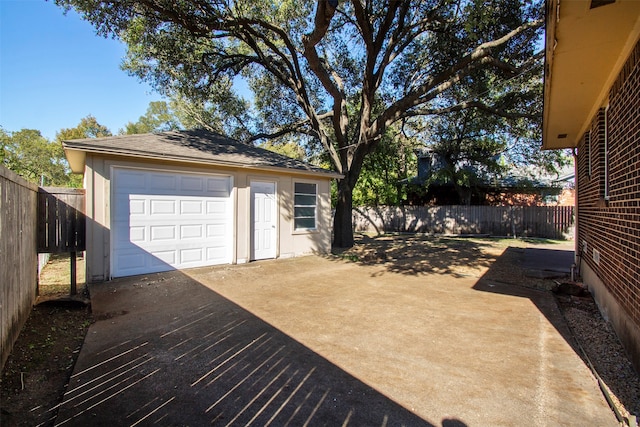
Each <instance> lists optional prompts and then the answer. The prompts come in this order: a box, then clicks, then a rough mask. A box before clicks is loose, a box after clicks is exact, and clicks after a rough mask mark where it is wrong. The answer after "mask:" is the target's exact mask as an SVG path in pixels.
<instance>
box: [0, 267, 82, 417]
mask: <svg viewBox="0 0 640 427" xmlns="http://www.w3.org/2000/svg"><path fill="white" fill-rule="evenodd" d="M77 269H78V277H77V290H78V294H79V295H80V296H82V295H83V294H84V293H85V292H86V291H85V286H84V281H85V280H84V261H83V260H82V259H79V260H78V263H77ZM69 287H70V261H69V257H68V256H67V255H53V256H52V257H51V259H50V261H49V263H48V264H47V265H46V266H45V267H44V269H43V271H42V275H41V276H40V283H39V295H40V297H39V300H38V301H37V302H36V306H34V307H33V309H32V311H31V314H30V315H29V318H28V320H27V322H26V324H25V325H24V327H23V328H22V331H21V332H20V336H19V337H18V340H17V341H16V343H15V345H14V347H13V351H12V353H11V355H10V356H9V359H8V360H7V362H6V364H5V366H4V368H3V370H2V377H1V380H0V396H1V399H0V407H1V410H2V413H1V415H0V425H2V426H32V425H37V424H39V423H40V422H42V420H40V419H36V418H35V417H34V416H33V409H35V408H38V407H45V408H49V409H51V410H50V411H49V414H50V418H49V419H48V420H47V421H46V422H45V424H44V425H53V421H54V419H55V415H56V412H57V411H56V406H57V405H58V404H59V403H60V402H61V401H62V397H63V395H64V392H65V389H66V386H67V383H68V381H69V376H70V375H71V372H72V370H73V365H74V363H75V361H76V358H77V356H78V353H79V352H80V348H81V346H82V342H83V341H84V336H85V334H86V331H87V329H88V327H89V325H90V324H91V313H90V309H89V307H87V306H85V305H84V304H79V303H75V302H70V301H58V300H57V299H58V298H59V297H63V296H66V295H69Z"/></svg>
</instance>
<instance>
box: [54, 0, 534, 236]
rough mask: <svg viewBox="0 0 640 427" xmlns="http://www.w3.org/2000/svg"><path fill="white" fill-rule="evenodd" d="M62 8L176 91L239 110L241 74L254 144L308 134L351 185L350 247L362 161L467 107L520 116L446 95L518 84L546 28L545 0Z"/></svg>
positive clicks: (211, 0)
mask: <svg viewBox="0 0 640 427" xmlns="http://www.w3.org/2000/svg"><path fill="white" fill-rule="evenodd" d="M56 3H57V4H59V5H61V6H63V7H67V8H69V7H73V8H74V9H76V10H77V11H78V12H80V13H81V14H82V15H83V16H84V17H85V18H86V19H87V20H89V21H91V22H92V23H93V24H94V25H95V26H96V28H97V30H98V32H99V33H100V34H103V35H112V36H116V37H121V38H122V39H123V40H125V41H126V42H127V44H128V46H129V52H128V58H127V61H126V66H127V67H128V69H129V70H131V71H132V72H133V73H134V74H136V75H138V76H140V77H141V78H143V79H147V80H149V81H150V82H152V83H153V84H155V86H156V87H157V88H158V89H160V90H162V91H165V93H180V94H182V95H184V96H186V97H187V98H189V99H200V100H202V101H203V102H215V101H216V100H219V99H220V98H221V97H223V98H225V99H224V100H223V101H225V102H226V100H228V99H229V98H231V99H236V94H234V93H233V88H232V86H231V83H232V82H233V79H234V78H235V76H237V75H238V74H241V75H242V76H244V78H245V79H247V80H248V82H249V87H250V88H251V89H252V90H253V92H254V95H255V106H256V107H257V108H258V111H259V114H260V118H261V119H262V121H261V122H260V124H259V126H256V125H254V126H250V125H247V126H245V129H247V130H248V131H250V132H251V133H252V134H253V136H252V137H251V138H248V140H249V141H251V140H254V139H258V138H273V137H279V136H283V135H286V134H290V133H297V134H300V135H303V137H302V138H300V141H303V142H304V143H305V144H309V145H311V146H314V145H315V146H317V147H319V149H321V150H322V151H323V152H324V155H325V156H326V158H328V159H329V161H330V162H331V164H332V166H333V168H334V169H335V170H336V171H337V172H339V173H340V174H342V175H343V176H344V177H343V178H342V179H340V180H339V181H338V197H337V204H336V214H335V219H334V235H335V240H334V244H335V245H336V246H342V247H348V246H351V245H353V231H352V222H351V209H352V202H353V189H354V187H355V185H356V183H357V181H358V178H359V176H360V172H361V170H362V167H363V162H364V161H365V159H366V158H367V156H368V155H369V154H370V153H372V152H374V151H375V150H376V149H377V148H378V146H379V145H381V144H385V141H386V140H388V139H386V138H385V136H386V135H387V132H388V130H389V129H390V127H391V126H393V125H394V124H397V123H399V122H400V121H402V120H409V119H412V118H418V117H425V116H430V115H434V114H439V113H442V112H445V111H455V110H462V109H467V108H474V109H481V110H484V111H490V112H492V114H502V115H509V114H516V113H517V112H515V111H504V109H503V108H502V107H503V106H501V105H493V104H491V102H490V101H491V100H487V99H485V97H484V94H483V93H470V97H469V98H468V99H464V100H462V101H461V102H460V101H459V100H452V99H451V98H449V97H447V94H448V92H449V91H451V90H452V89H454V88H456V87H457V86H463V85H466V84H468V83H469V81H468V78H469V77H470V76H471V75H473V74H476V75H477V73H479V72H480V71H481V70H492V73H491V76H492V77H496V78H498V80H497V81H496V83H499V81H501V80H507V79H509V78H512V77H513V76H516V75H519V74H520V73H521V71H522V70H524V69H527V68H528V67H529V66H530V65H532V63H534V62H535V59H534V56H533V53H534V52H533V49H534V46H535V45H536V41H537V40H538V39H539V37H540V31H541V28H542V23H543V20H542V16H541V15H542V13H543V7H542V4H541V3H542V1H541V0H539V1H533V2H531V1H528V0H412V1H409V0H406V1H373V0H351V1H346V0H344V1H341V2H338V0H318V1H314V0H306V1H305V0H299V1H295V0H280V1H267V0H191V1H186V0H184V1H182V0H181V1H166V0H143V1H134V0H56ZM231 116H234V115H233V112H232V113H231ZM234 117H235V116H234ZM239 120H240V121H241V120H242V119H241V118H239Z"/></svg>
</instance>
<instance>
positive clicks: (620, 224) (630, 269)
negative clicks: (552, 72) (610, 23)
mask: <svg viewBox="0 0 640 427" xmlns="http://www.w3.org/2000/svg"><path fill="white" fill-rule="evenodd" d="M576 177H577V192H578V193H577V194H578V197H577V200H578V229H577V239H576V250H577V254H579V255H580V269H581V275H582V277H583V279H584V281H585V283H587V284H588V285H589V287H590V289H591V291H592V293H593V294H594V296H595V298H596V301H597V302H598V304H599V306H600V308H601V310H602V311H603V313H604V314H605V316H606V317H607V318H608V319H609V320H610V321H611V322H612V324H613V326H614V328H615V329H616V332H617V333H618V336H619V337H620V339H621V341H622V342H623V344H624V345H625V347H626V348H627V350H628V351H629V353H630V355H631V357H632V361H633V363H634V365H635V367H636V369H637V370H638V371H639V372H640V41H639V42H638V43H637V44H636V47H635V49H633V51H632V53H631V55H630V56H629V58H628V60H627V62H626V64H625V66H624V67H623V69H622V71H621V72H620V74H619V76H618V78H617V80H616V81H615V83H614V84H613V85H612V87H611V88H610V89H609V98H608V106H607V105H603V106H602V108H601V109H600V110H599V111H598V112H597V113H596V114H595V116H594V117H592V120H591V126H590V127H589V128H588V130H587V132H586V133H585V134H584V135H583V137H582V140H581V142H580V143H579V145H578V158H577V163H576Z"/></svg>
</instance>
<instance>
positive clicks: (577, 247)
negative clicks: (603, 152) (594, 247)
mask: <svg viewBox="0 0 640 427" xmlns="http://www.w3.org/2000/svg"><path fill="white" fill-rule="evenodd" d="M571 154H573V182H574V185H573V192H574V193H573V224H574V227H575V231H574V238H573V242H574V248H573V254H574V255H573V256H574V259H573V262H574V265H576V266H577V268H578V271H577V272H576V275H577V276H578V277H580V272H581V271H582V252H581V250H582V245H581V244H580V228H579V226H578V224H579V223H578V182H579V180H578V149H577V148H575V147H574V148H572V149H571ZM589 155H591V148H589Z"/></svg>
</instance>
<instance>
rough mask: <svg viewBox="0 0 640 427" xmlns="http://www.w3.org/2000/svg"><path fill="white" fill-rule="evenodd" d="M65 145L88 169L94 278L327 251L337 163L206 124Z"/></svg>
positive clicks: (78, 168)
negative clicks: (288, 152) (330, 166)
mask: <svg viewBox="0 0 640 427" xmlns="http://www.w3.org/2000/svg"><path fill="white" fill-rule="evenodd" d="M63 145H64V149H65V153H66V155H67V159H68V160H69V164H70V165H71V169H72V170H73V171H74V172H76V173H84V187H85V188H86V214H87V254H86V266H87V279H88V280H90V281H93V282H96V281H103V280H109V279H110V278H113V277H122V276H132V275H137V274H146V273H155V272H161V271H168V270H173V269H183V268H191V267H202V266H209V265H216V264H233V263H245V262H248V261H252V260H259V259H268V258H280V257H292V256H299V255H303V254H308V253H314V252H316V253H318V252H319V253H324V252H328V251H329V250H330V249H331V203H330V182H331V179H334V178H338V177H340V175H338V174H336V173H333V172H331V171H327V170H324V169H321V168H317V167H314V166H311V165H309V164H306V163H303V162H300V161H297V160H294V159H290V158H288V157H285V156H281V155H279V154H276V153H273V152H270V151H267V150H264V149H261V148H257V147H254V146H251V145H246V144H242V143H240V142H237V141H234V140H230V139H228V138H225V137H222V136H220V135H217V134H214V133H210V132H206V131H180V132H164V133H158V134H145V135H126V136H115V137H107V138H95V139H81V140H71V141H65V142H64V143H63Z"/></svg>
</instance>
